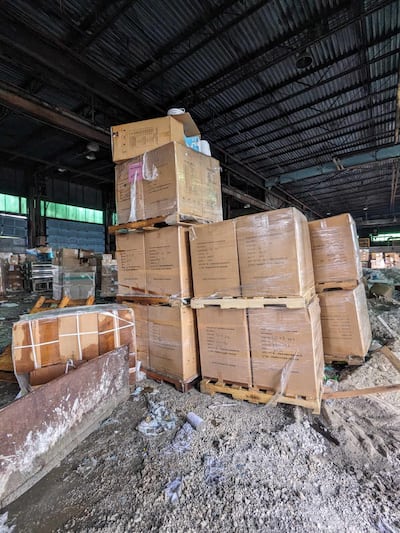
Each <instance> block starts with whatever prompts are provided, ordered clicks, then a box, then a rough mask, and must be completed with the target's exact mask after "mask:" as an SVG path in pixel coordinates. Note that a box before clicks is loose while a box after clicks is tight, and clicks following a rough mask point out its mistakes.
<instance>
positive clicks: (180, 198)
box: [143, 143, 222, 222]
mask: <svg viewBox="0 0 400 533" xmlns="http://www.w3.org/2000/svg"><path fill="white" fill-rule="evenodd" d="M143 168H144V172H143V173H144V176H143V177H144V179H143V199H144V212H145V216H144V218H146V219H147V218H155V217H158V216H168V215H174V214H176V213H178V214H179V215H180V216H181V218H183V219H185V218H186V219H188V220H199V221H207V222H219V221H220V220H222V198H221V178H220V164H219V161H217V160H216V159H213V158H212V157H209V156H206V155H204V154H201V153H199V152H196V151H195V150H192V149H191V148H187V147H186V146H182V145H180V144H177V143H170V144H168V145H166V146H162V147H161V148H158V149H157V150H152V151H151V152H147V153H146V157H145V160H144V163H143Z"/></svg>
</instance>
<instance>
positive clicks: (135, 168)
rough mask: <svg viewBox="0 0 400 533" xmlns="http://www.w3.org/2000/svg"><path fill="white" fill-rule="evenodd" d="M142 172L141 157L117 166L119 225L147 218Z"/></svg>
mask: <svg viewBox="0 0 400 533" xmlns="http://www.w3.org/2000/svg"><path fill="white" fill-rule="evenodd" d="M142 170H143V163H142V158H141V157H138V158H136V159H130V160H128V161H125V162H123V163H119V164H118V165H116V166H115V204H116V208H117V220H118V224H126V223H127V222H133V221H135V220H143V219H144V218H145V216H144V203H143V174H142Z"/></svg>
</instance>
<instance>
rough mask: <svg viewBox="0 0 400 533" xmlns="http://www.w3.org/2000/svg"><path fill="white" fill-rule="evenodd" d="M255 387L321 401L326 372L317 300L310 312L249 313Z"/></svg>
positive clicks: (273, 310) (269, 310) (267, 309)
mask: <svg viewBox="0 0 400 533" xmlns="http://www.w3.org/2000/svg"><path fill="white" fill-rule="evenodd" d="M248 318H249V331H250V349H251V363H252V371H253V384H254V385H255V386H256V387H259V388H261V389H268V390H272V391H275V392H280V393H282V394H285V395H287V396H304V397H307V398H317V397H319V394H320V390H321V386H322V377H323V369H324V354H323V347H322V332H321V321H320V308H319V303H318V299H317V298H314V300H313V301H312V302H311V303H310V305H309V306H308V307H307V308H301V309H287V308H286V307H265V308H264V309H249V311H248Z"/></svg>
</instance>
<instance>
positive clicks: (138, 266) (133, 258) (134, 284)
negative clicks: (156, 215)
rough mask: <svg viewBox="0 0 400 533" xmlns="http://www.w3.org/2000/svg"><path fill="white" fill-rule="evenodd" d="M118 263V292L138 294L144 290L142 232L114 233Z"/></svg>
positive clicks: (144, 273) (122, 294) (121, 293)
mask: <svg viewBox="0 0 400 533" xmlns="http://www.w3.org/2000/svg"><path fill="white" fill-rule="evenodd" d="M116 247H117V252H116V258H117V264H118V294H119V295H121V296H128V295H140V294H144V293H145V292H146V266H145V251H144V233H142V232H131V233H118V234H117V235H116Z"/></svg>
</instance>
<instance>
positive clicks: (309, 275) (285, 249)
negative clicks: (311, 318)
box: [236, 207, 314, 297]
mask: <svg viewBox="0 0 400 533" xmlns="http://www.w3.org/2000/svg"><path fill="white" fill-rule="evenodd" d="M236 231H237V241H238V252H239V268H240V279H241V285H242V295H243V296H265V297H281V296H305V295H306V293H308V292H309V291H310V290H312V289H313V287H314V274H313V266H312V256H311V246H310V236H309V231H308V225H307V219H306V218H305V216H304V215H303V214H302V213H300V211H298V210H297V209H295V208H294V207H289V208H287V209H278V210H276V211H267V212H263V213H257V214H255V215H248V216H244V217H240V218H238V219H236Z"/></svg>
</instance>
